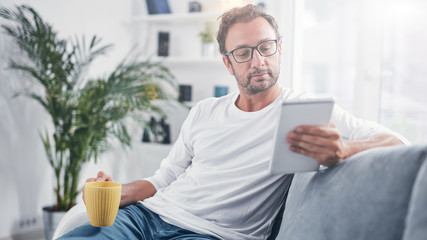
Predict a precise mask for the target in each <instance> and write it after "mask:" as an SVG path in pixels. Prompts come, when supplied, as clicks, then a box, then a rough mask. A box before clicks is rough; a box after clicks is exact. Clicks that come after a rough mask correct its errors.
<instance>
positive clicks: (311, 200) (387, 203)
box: [277, 146, 427, 240]
mask: <svg viewBox="0 0 427 240" xmlns="http://www.w3.org/2000/svg"><path fill="white" fill-rule="evenodd" d="M426 152H427V147H426V146H399V147H382V148H376V149H371V150H368V151H364V152H361V153H359V154H356V155H354V156H352V157H350V158H348V159H346V160H345V161H343V162H341V163H339V164H337V165H335V166H333V167H330V168H328V169H325V170H321V171H319V172H310V173H297V174H295V176H294V179H293V182H292V185H291V187H290V190H289V195H288V199H287V202H286V208H285V212H284V216H283V220H282V226H281V228H280V232H279V235H278V237H277V239H290V240H292V239H325V240H326V239H327V240H331V239H376V240H379V239H386V240H393V239H402V235H403V232H404V228H405V216H406V214H407V211H408V205H409V201H410V197H411V193H412V186H413V184H414V181H415V179H416V177H417V173H418V171H419V169H420V167H421V165H422V163H423V162H425V159H426ZM424 216H425V213H424Z"/></svg>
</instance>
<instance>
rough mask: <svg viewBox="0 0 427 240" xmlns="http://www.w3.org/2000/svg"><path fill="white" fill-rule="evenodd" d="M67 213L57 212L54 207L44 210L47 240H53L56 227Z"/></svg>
mask: <svg viewBox="0 0 427 240" xmlns="http://www.w3.org/2000/svg"><path fill="white" fill-rule="evenodd" d="M66 213H67V212H64V211H55V210H54V207H52V206H50V207H44V208H43V223H44V234H45V239H46V240H52V237H53V234H54V233H55V230H56V227H57V226H58V224H59V222H60V221H61V219H62V218H63V217H64V215H65V214H66Z"/></svg>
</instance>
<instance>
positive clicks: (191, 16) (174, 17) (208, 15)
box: [132, 12, 221, 22]
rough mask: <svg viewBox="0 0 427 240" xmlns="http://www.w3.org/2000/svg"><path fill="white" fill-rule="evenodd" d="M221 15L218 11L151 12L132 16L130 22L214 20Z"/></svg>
mask: <svg viewBox="0 0 427 240" xmlns="http://www.w3.org/2000/svg"><path fill="white" fill-rule="evenodd" d="M219 16H221V13H219V12H197V13H185V14H173V13H171V14H152V15H141V16H135V17H133V18H132V22H191V21H216V19H217V18H218V17H219Z"/></svg>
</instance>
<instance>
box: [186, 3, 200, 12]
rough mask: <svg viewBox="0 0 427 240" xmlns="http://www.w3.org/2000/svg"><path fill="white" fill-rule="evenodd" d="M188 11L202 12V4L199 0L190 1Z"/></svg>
mask: <svg viewBox="0 0 427 240" xmlns="http://www.w3.org/2000/svg"><path fill="white" fill-rule="evenodd" d="M188 11H189V12H201V11H202V5H201V4H200V3H199V2H197V1H191V2H189V3H188Z"/></svg>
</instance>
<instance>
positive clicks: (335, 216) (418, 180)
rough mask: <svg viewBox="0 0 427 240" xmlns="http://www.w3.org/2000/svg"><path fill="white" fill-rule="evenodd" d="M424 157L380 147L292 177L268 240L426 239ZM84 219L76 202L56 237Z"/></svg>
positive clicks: (415, 149)
mask: <svg viewBox="0 0 427 240" xmlns="http://www.w3.org/2000/svg"><path fill="white" fill-rule="evenodd" d="M426 158H427V146H403V147H384V148H377V149H372V150H369V151H365V152H362V153H359V154H357V155H354V156H352V157H351V158H348V159H346V160H345V161H343V162H342V163H339V164H337V165H335V166H334V167H331V168H328V169H324V170H321V171H319V172H309V173H296V174H294V176H293V179H292V178H289V179H290V180H292V183H291V182H290V181H289V182H288V183H291V184H290V187H287V186H284V187H286V189H287V190H288V196H287V200H286V204H285V205H284V207H283V208H284V211H281V213H280V214H279V216H278V217H277V218H276V222H275V227H274V228H273V233H272V235H271V236H270V238H269V239H279V240H300V239H301V240H312V239H316V240H322V239H325V240H334V239H336V240H353V239H355V240H356V239H357V240H359V239H360V240H367V239H373V240H382V239H383V240H394V239H399V240H427V163H426V162H427V160H426ZM288 186H289V185H288ZM87 220H88V219H87V215H86V213H85V209H84V206H83V205H82V204H79V205H78V206H76V207H74V209H71V210H70V212H69V213H67V215H66V216H65V217H64V219H63V220H62V221H61V222H60V224H59V226H58V228H57V230H56V232H55V237H54V238H56V237H59V236H61V235H62V234H64V233H66V232H68V231H69V230H71V229H73V228H74V227H76V226H78V225H80V224H82V223H84V222H86V221H87Z"/></svg>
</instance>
